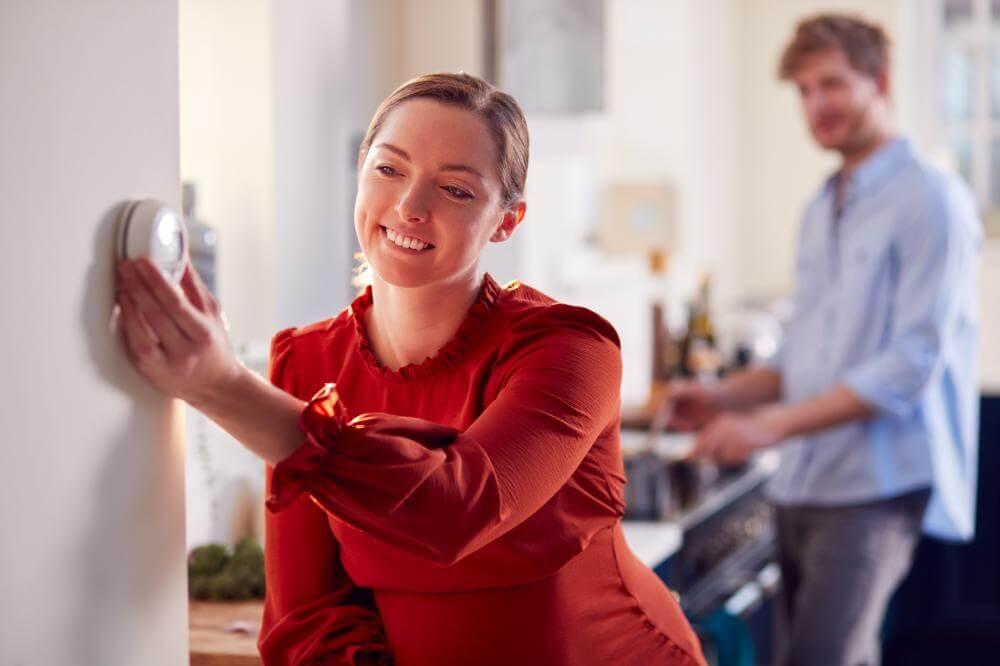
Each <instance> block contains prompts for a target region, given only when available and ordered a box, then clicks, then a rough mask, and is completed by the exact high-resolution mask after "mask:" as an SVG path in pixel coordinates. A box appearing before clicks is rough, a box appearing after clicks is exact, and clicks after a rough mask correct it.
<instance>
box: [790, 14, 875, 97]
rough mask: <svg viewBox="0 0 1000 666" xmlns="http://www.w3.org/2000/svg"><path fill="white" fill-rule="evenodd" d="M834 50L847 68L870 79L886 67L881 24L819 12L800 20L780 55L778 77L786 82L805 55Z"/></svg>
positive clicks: (843, 15) (844, 15)
mask: <svg viewBox="0 0 1000 666" xmlns="http://www.w3.org/2000/svg"><path fill="white" fill-rule="evenodd" d="M831 49H836V50H840V51H843V52H844V55H846V56H847V59H848V61H849V62H850V63H851V67H853V68H854V69H856V70H857V71H859V72H862V73H864V74H867V75H868V76H870V77H872V78H877V77H878V76H881V75H882V74H883V73H884V72H885V71H886V70H888V68H889V37H888V36H887V35H886V33H885V31H884V30H883V29H882V28H881V26H879V25H877V24H875V23H870V22H868V21H866V20H864V19H862V18H860V17H857V16H848V15H846V14H820V15H818V16H813V17H811V18H808V19H805V20H803V21H801V22H800V23H799V24H798V26H796V28H795V35H794V36H793V37H792V40H791V41H790V42H789V43H788V45H787V46H786V47H785V51H784V53H782V54H781V62H780V64H779V65H778V78H780V79H782V80H785V81H787V80H788V79H790V78H792V77H793V76H795V71H796V70H797V69H798V67H799V65H800V64H801V62H802V58H803V57H804V56H806V55H808V54H812V53H818V52H820V51H829V50H831Z"/></svg>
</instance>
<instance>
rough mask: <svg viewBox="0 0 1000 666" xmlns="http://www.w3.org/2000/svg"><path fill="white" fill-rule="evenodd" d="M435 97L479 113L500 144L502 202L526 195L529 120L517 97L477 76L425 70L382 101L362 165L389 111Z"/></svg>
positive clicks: (508, 204)
mask: <svg viewBox="0 0 1000 666" xmlns="http://www.w3.org/2000/svg"><path fill="white" fill-rule="evenodd" d="M417 98H424V99H433V100H436V101H438V102H441V103H443V104H450V105H452V106H457V107H459V108H462V109H466V110H468V111H472V112H474V113H476V114H478V115H479V116H480V117H481V118H482V119H483V120H484V121H485V122H486V124H487V126H489V128H490V132H491V133H492V134H493V141H494V143H495V144H496V147H497V173H498V174H499V176H500V184H501V186H502V187H503V192H502V194H501V197H502V201H501V205H502V207H503V208H510V207H511V206H512V205H513V204H514V203H515V202H516V201H517V200H518V199H520V198H521V197H522V196H523V195H524V183H525V180H526V179H527V177H528V123H527V121H526V120H525V118H524V113H523V112H522V111H521V107H520V106H518V105H517V102H516V101H514V98H513V97H511V96H510V95H508V94H507V93H505V92H501V91H500V90H498V89H497V88H496V87H494V86H492V85H490V84H489V83H487V82H486V81H484V80H482V79H481V78H479V77H477V76H472V75H470V74H465V73H464V72H459V73H457V74H450V73H439V74H425V75H424V76H418V77H417V78H415V79H411V80H410V81H407V82H406V83H404V84H403V85H401V86H400V87H399V88H397V89H396V90H395V91H394V92H393V93H392V94H391V95H389V96H388V97H387V98H386V99H385V101H383V102H382V104H380V105H379V107H378V109H377V110H376V111H375V115H374V116H373V117H372V121H371V124H370V125H368V131H367V132H366V133H365V138H364V141H362V142H361V150H360V151H359V153H358V165H359V166H360V165H361V164H362V163H363V162H364V161H365V157H367V155H368V150H369V149H370V148H371V146H372V142H373V141H374V140H375V137H376V135H377V134H378V133H379V130H381V129H382V125H383V124H384V123H385V119H386V117H387V116H388V114H389V112H390V111H392V110H393V109H395V108H396V107H398V106H399V105H401V104H402V103H403V102H406V101H408V100H411V99H417Z"/></svg>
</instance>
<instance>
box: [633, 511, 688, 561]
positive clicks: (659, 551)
mask: <svg viewBox="0 0 1000 666" xmlns="http://www.w3.org/2000/svg"><path fill="white" fill-rule="evenodd" d="M622 531H623V532H624V533H625V541H626V542H627V543H628V546H629V548H631V549H632V552H633V553H635V555H636V557H638V558H639V560H640V561H641V562H642V563H643V564H645V565H646V566H647V567H649V568H650V569H655V568H656V567H657V566H659V565H660V564H662V563H663V562H665V561H666V560H667V559H669V558H670V556H671V555H673V554H674V553H676V552H677V551H678V550H680V547H681V543H682V542H683V539H684V533H683V530H682V529H681V526H680V525H679V524H677V523H676V522H670V521H641V520H623V521H622Z"/></svg>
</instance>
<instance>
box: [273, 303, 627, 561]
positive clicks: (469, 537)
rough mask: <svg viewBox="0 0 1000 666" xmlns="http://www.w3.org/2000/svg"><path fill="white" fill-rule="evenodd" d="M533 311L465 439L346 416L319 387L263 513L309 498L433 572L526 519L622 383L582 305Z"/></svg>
mask: <svg viewBox="0 0 1000 666" xmlns="http://www.w3.org/2000/svg"><path fill="white" fill-rule="evenodd" d="M538 310H539V311H538V312H535V313H533V314H531V315H529V316H526V317H523V318H522V319H521V321H519V322H518V323H517V324H515V325H514V326H513V328H512V330H511V334H510V335H509V336H508V342H507V343H506V344H505V346H504V348H503V349H501V350H500V358H501V360H500V362H499V363H498V364H497V366H496V369H495V372H496V373H497V377H496V378H495V380H496V381H497V382H498V385H499V386H500V390H499V392H498V394H497V398H496V399H495V400H494V401H493V402H492V403H491V404H490V405H489V406H488V407H487V408H486V409H485V410H484V411H483V413H482V414H481V415H480V416H479V417H478V418H477V419H476V421H475V422H474V423H473V424H472V425H471V426H470V427H469V428H468V429H467V430H465V431H464V432H461V431H459V430H456V429H454V428H451V427H449V426H445V425H441V424H438V423H433V422H430V421H426V420H422V419H418V418H411V417H399V416H393V415H389V414H378V413H373V414H362V415H360V416H357V417H355V418H353V419H349V418H348V411H347V407H346V406H345V404H344V402H343V401H342V399H341V396H340V394H339V393H338V390H337V388H336V387H335V386H333V385H332V384H328V385H326V386H325V387H324V388H323V389H321V390H320V391H319V392H318V393H317V394H316V395H315V396H313V398H312V399H311V400H310V401H309V403H308V405H307V407H306V408H305V410H304V411H303V413H302V417H301V419H300V426H301V429H302V431H303V434H304V442H303V444H302V445H301V446H300V447H299V448H298V449H297V450H296V451H295V452H294V453H292V455H291V456H289V457H288V458H286V459H285V460H283V461H281V462H279V463H278V465H277V466H276V469H275V473H274V478H273V485H272V487H271V495H270V497H269V498H268V501H267V506H268V509H269V510H270V511H271V512H273V513H274V514H275V515H281V513H283V512H284V511H287V510H288V507H290V506H292V505H293V503H294V502H297V501H301V495H302V493H308V494H309V495H311V496H312V497H313V498H314V499H315V500H316V502H317V503H318V504H320V505H321V506H322V507H323V508H324V509H326V510H327V511H328V512H329V513H331V514H332V515H334V516H335V517H337V518H338V519H340V520H342V521H344V522H346V523H348V524H350V525H352V526H354V527H356V528H357V529H360V530H363V531H365V532H368V533H369V534H372V535H373V536H376V537H377V538H379V539H381V540H383V541H386V542H388V543H391V544H393V545H394V546H397V547H399V548H402V549H404V550H406V551H408V552H410V553H411V554H413V555H415V556H417V557H421V558H423V559H425V560H428V561H431V562H433V563H435V564H439V565H442V566H446V565H449V564H453V563H455V562H457V561H459V560H460V559H462V558H463V557H465V556H466V555H468V554H470V553H472V552H475V551H476V550H478V549H480V548H481V547H483V546H484V545H486V544H488V543H490V542H492V541H493V540H495V539H497V538H499V537H500V536H502V535H503V534H505V533H506V532H508V531H509V530H511V529H512V528H514V527H516V526H517V525H518V524H520V523H521V522H523V521H524V520H525V519H527V518H528V517H530V516H531V515H532V514H534V513H535V512H536V511H538V510H539V509H540V508H541V507H542V506H543V505H544V504H545V503H546V502H547V501H548V500H549V499H551V498H552V497H553V496H554V495H555V494H556V492H558V491H559V489H560V488H561V487H562V486H563V485H564V484H565V483H566V482H567V481H568V480H569V478H570V476H571V475H572V474H573V472H574V471H575V470H576V469H577V468H578V467H579V465H580V463H581V462H582V460H583V458H584V456H586V454H587V452H588V450H589V449H590V447H591V446H592V445H593V444H594V442H595V441H596V439H597V438H598V437H599V436H600V435H601V434H602V433H603V432H605V431H606V430H607V429H608V428H613V427H616V426H617V416H618V408H619V395H620V386H621V353H620V349H619V342H618V336H617V334H616V333H615V331H614V329H613V328H612V327H611V325H610V324H608V323H607V322H606V321H604V320H603V319H601V318H600V317H598V316H597V315H595V314H593V313H591V312H589V311H588V310H584V309H582V308H574V307H571V306H564V305H551V306H546V307H543V308H539V309H538ZM587 536H588V535H580V538H581V539H583V538H587Z"/></svg>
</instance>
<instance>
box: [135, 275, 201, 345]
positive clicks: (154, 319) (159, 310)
mask: <svg viewBox="0 0 1000 666" xmlns="http://www.w3.org/2000/svg"><path fill="white" fill-rule="evenodd" d="M138 263H139V262H138V261H137V262H132V263H126V264H124V265H123V266H122V267H121V275H122V285H123V286H124V288H125V291H126V293H127V294H128V295H129V296H130V297H131V298H132V304H133V305H134V306H135V309H136V311H137V312H138V313H139V314H140V315H141V316H142V318H143V319H144V320H145V321H146V323H147V324H148V325H149V327H150V328H151V329H152V331H153V334H154V335H155V336H156V338H157V339H158V340H159V341H160V344H161V345H162V347H163V349H164V350H165V351H166V353H167V356H168V357H170V358H176V357H177V356H179V355H181V354H183V353H184V350H185V349H186V348H187V347H188V346H190V343H189V342H188V340H187V336H185V335H184V333H183V332H182V331H181V329H180V328H179V327H178V325H177V323H176V322H175V321H174V319H173V318H172V317H171V316H170V315H169V314H168V313H167V311H166V310H165V309H164V306H163V305H162V304H161V303H160V301H159V299H158V298H157V297H156V296H155V295H154V294H153V292H152V290H151V289H150V287H149V285H148V283H147V282H146V280H145V279H144V277H143V276H142V274H141V271H140V268H139V266H138ZM154 270H156V269H155V268H154Z"/></svg>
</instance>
